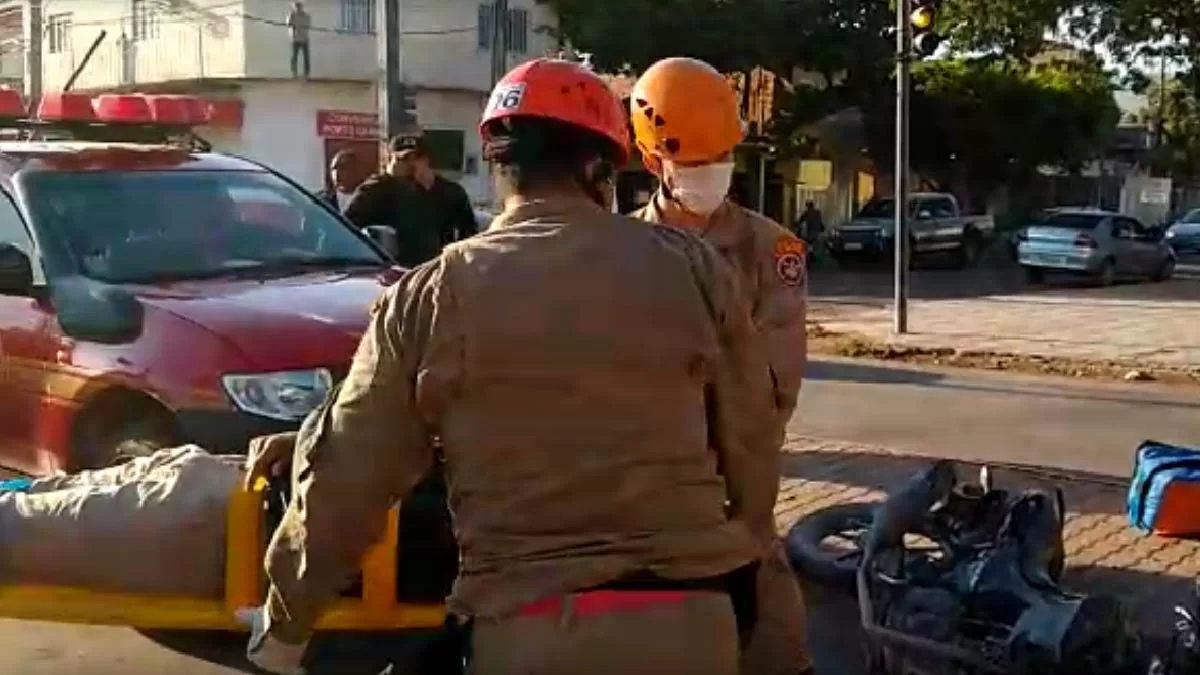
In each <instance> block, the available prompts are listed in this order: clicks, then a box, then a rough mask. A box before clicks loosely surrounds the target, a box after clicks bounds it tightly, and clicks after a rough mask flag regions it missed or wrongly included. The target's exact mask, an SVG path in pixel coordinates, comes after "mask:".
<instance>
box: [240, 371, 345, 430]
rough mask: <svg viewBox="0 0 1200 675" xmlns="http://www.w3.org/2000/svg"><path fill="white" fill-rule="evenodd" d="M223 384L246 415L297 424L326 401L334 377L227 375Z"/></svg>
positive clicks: (301, 373)
mask: <svg viewBox="0 0 1200 675" xmlns="http://www.w3.org/2000/svg"><path fill="white" fill-rule="evenodd" d="M221 384H222V385H224V387H225V392H226V393H227V394H229V398H231V399H233V404H234V405H235V406H237V407H238V408H239V409H241V410H242V411H243V412H248V413H250V414H251V415H259V416H261V417H269V418H271V419H273V420H282V421H284V422H296V421H299V420H302V419H304V416H305V415H307V414H308V413H310V412H312V411H313V409H314V408H316V407H317V406H319V405H321V402H322V401H324V400H325V396H326V394H328V393H329V390H330V389H332V388H333V375H331V374H330V372H329V371H328V370H326V369H325V368H314V369H313V370H288V371H281V372H277V373H255V374H253V375H225V376H223V377H222V378H221Z"/></svg>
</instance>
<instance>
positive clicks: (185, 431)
mask: <svg viewBox="0 0 1200 675" xmlns="http://www.w3.org/2000/svg"><path fill="white" fill-rule="evenodd" d="M175 420H176V423H177V424H178V426H179V432H180V434H181V436H182V438H183V440H184V442H186V443H195V444H196V445H199V446H200V447H202V448H204V449H205V450H207V451H209V452H212V453H215V454H222V455H241V454H245V453H246V446H247V445H248V444H249V443H250V439H252V438H255V437H256V436H265V435H267V434H277V433H281V432H284V431H295V430H297V429H299V428H300V423H299V422H283V421H280V420H273V419H269V418H266V417H260V416H258V415H251V414H249V413H244V412H241V411H240V410H180V411H179V412H177V413H176V415H175Z"/></svg>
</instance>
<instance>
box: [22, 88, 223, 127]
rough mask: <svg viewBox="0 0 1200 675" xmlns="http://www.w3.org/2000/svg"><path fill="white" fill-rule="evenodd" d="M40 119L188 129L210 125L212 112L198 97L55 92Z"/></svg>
mask: <svg viewBox="0 0 1200 675" xmlns="http://www.w3.org/2000/svg"><path fill="white" fill-rule="evenodd" d="M14 93H15V92H14ZM0 105H3V101H0ZM0 110H2V109H0ZM36 117H37V119H38V120H40V121H43V122H80V123H94V122H100V123H105V124H139V125H145V124H164V125H171V126H181V127H187V126H197V125H201V124H205V123H207V122H208V121H209V112H208V104H207V103H205V101H204V100H203V99H201V98H199V97H196V96H182V95H170V94H163V95H158V96H147V95H143V94H101V95H100V96H97V97H95V99H93V98H92V97H90V96H88V95H87V94H76V93H72V92H55V93H51V94H46V95H45V96H43V97H42V101H41V105H39V106H38V112H37V116H36Z"/></svg>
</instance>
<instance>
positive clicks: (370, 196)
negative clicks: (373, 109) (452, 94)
mask: <svg viewBox="0 0 1200 675" xmlns="http://www.w3.org/2000/svg"><path fill="white" fill-rule="evenodd" d="M345 216H346V218H348V219H349V220H350V222H352V223H354V224H355V225H357V226H358V227H367V226H370V225H386V226H389V227H391V228H393V229H394V230H395V231H396V237H397V243H398V245H399V255H398V256H397V262H399V263H400V264H401V265H404V266H407V267H415V266H417V265H420V264H421V263H423V262H426V261H428V260H432V259H433V258H436V257H437V256H438V255H439V254H440V253H441V252H442V247H443V246H445V245H446V244H449V243H452V242H455V241H458V240H460V239H465V238H466V237H469V236H471V235H473V234H475V230H476V225H475V214H474V211H473V210H472V208H471V200H470V198H468V197H467V192H466V190H464V189H463V188H462V186H461V185H459V184H458V183H455V182H454V181H449V180H446V179H445V178H442V177H441V176H439V175H437V173H436V172H434V170H433V168H432V166H431V165H430V162H429V149H428V147H427V145H426V144H425V140H424V138H422V137H421V136H420V135H412V134H409V135H399V136H395V137H393V138H392V139H391V141H389V143H388V163H387V168H386V170H385V171H384V172H382V173H378V174H375V175H373V176H371V177H370V178H368V179H367V180H366V181H364V182H363V184H362V185H361V186H359V188H358V191H357V192H356V193H355V195H354V198H353V199H351V201H350V203H349V204H348V205H347V206H346V210H345Z"/></svg>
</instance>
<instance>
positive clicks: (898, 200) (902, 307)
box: [892, 0, 913, 335]
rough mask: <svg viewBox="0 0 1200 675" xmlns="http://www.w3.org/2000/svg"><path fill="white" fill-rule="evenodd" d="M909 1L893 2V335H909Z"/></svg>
mask: <svg viewBox="0 0 1200 675" xmlns="http://www.w3.org/2000/svg"><path fill="white" fill-rule="evenodd" d="M911 16H912V0H896V166H895V174H896V175H895V179H896V190H895V196H894V199H895V201H894V202H893V204H894V205H895V209H894V210H895V214H896V223H895V227H894V228H893V229H894V235H893V239H894V240H895V245H896V263H895V288H894V289H893V290H894V302H893V308H892V309H893V316H892V331H893V332H895V333H896V334H897V335H903V334H904V333H907V332H908V257H909V256H908V189H909V185H908V114H909V106H908V94H909V62H910V59H912V53H913V49H912V47H913V27H912V22H911V20H910V17H911Z"/></svg>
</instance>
